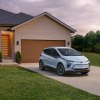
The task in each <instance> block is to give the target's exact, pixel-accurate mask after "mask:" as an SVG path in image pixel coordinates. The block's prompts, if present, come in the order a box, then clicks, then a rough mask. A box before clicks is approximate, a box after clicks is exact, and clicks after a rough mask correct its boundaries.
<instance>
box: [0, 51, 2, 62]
mask: <svg viewBox="0 0 100 100" xmlns="http://www.w3.org/2000/svg"><path fill="white" fill-rule="evenodd" d="M0 62H2V52H1V51H0Z"/></svg>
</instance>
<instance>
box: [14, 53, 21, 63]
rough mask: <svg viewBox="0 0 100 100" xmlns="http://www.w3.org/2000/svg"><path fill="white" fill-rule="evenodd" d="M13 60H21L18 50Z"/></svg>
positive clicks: (18, 61)
mask: <svg viewBox="0 0 100 100" xmlns="http://www.w3.org/2000/svg"><path fill="white" fill-rule="evenodd" d="M15 60H16V63H19V64H20V62H21V54H20V52H19V51H17V52H16V58H15Z"/></svg>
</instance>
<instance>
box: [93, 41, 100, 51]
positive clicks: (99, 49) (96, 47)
mask: <svg viewBox="0 0 100 100" xmlns="http://www.w3.org/2000/svg"><path fill="white" fill-rule="evenodd" d="M94 48H95V52H96V53H100V42H99V43H97V44H96V45H95V46H94Z"/></svg>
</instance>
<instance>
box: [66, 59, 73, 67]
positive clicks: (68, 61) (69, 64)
mask: <svg viewBox="0 0 100 100" xmlns="http://www.w3.org/2000/svg"><path fill="white" fill-rule="evenodd" d="M72 62H74V61H71V60H67V67H68V68H69V67H70V66H71V64H72Z"/></svg>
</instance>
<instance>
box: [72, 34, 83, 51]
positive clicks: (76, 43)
mask: <svg viewBox="0 0 100 100" xmlns="http://www.w3.org/2000/svg"><path fill="white" fill-rule="evenodd" d="M72 47H73V48H75V49H77V50H79V51H83V48H84V36H82V35H75V36H73V37H72Z"/></svg>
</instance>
